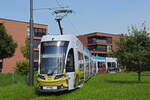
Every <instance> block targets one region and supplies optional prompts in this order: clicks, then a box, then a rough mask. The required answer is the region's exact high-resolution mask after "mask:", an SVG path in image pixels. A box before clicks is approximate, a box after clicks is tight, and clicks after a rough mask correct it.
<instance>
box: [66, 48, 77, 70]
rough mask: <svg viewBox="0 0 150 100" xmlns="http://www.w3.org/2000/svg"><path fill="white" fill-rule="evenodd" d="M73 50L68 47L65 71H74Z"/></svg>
mask: <svg viewBox="0 0 150 100" xmlns="http://www.w3.org/2000/svg"><path fill="white" fill-rule="evenodd" d="M74 71H75V68H74V52H73V49H70V51H69V53H68V57H67V63H66V72H74Z"/></svg>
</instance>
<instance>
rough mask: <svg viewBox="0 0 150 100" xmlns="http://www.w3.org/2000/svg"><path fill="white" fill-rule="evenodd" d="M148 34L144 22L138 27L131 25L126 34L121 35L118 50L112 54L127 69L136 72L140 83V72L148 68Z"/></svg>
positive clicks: (149, 46)
mask: <svg viewBox="0 0 150 100" xmlns="http://www.w3.org/2000/svg"><path fill="white" fill-rule="evenodd" d="M149 35H150V34H149V33H148V29H147V28H146V25H145V24H142V27H141V28H140V29H138V28H137V26H132V27H130V28H129V30H128V34H127V35H125V36H123V37H121V39H120V42H118V43H117V45H118V50H117V51H116V52H114V56H115V57H116V58H118V62H119V63H120V64H121V65H123V66H125V67H126V69H127V71H135V72H137V73H138V82H139V83H141V72H142V71H144V70H145V69H146V68H150V36H149Z"/></svg>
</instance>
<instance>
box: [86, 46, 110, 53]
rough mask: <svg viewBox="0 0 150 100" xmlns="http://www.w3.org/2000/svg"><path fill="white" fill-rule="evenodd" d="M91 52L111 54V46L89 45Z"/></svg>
mask: <svg viewBox="0 0 150 100" xmlns="http://www.w3.org/2000/svg"><path fill="white" fill-rule="evenodd" d="M88 49H89V50H91V51H100V52H111V51H112V46H111V45H91V46H89V47H88Z"/></svg>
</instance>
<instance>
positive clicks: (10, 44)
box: [0, 24, 17, 61]
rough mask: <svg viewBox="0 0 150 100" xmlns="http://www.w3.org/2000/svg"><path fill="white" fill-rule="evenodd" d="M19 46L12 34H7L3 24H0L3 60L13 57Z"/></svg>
mask: <svg viewBox="0 0 150 100" xmlns="http://www.w3.org/2000/svg"><path fill="white" fill-rule="evenodd" d="M16 48H17V43H15V42H14V41H13V39H12V37H11V36H10V35H8V34H7V32H6V30H5V27H4V25H3V24H0V59H1V60H2V61H3V59H4V58H9V57H12V56H13V55H14V53H15V49H16Z"/></svg>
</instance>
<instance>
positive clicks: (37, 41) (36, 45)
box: [33, 40, 41, 48]
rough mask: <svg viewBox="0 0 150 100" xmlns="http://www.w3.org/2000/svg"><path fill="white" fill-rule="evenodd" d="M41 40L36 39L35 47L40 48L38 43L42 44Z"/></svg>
mask: <svg viewBox="0 0 150 100" xmlns="http://www.w3.org/2000/svg"><path fill="white" fill-rule="evenodd" d="M40 42H41V40H34V44H33V45H34V48H38V45H39V44H40Z"/></svg>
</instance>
